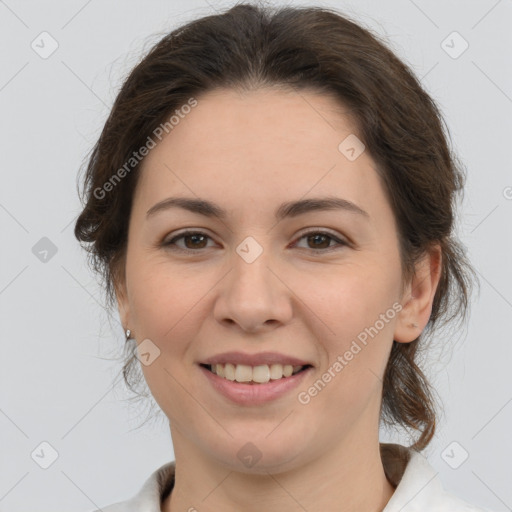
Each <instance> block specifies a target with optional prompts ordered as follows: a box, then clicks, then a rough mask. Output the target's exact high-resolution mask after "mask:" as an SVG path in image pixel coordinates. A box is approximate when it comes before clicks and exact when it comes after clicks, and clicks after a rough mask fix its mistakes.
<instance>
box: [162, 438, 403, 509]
mask: <svg viewBox="0 0 512 512" xmlns="http://www.w3.org/2000/svg"><path fill="white" fill-rule="evenodd" d="M172 437H173V444H174V446H175V455H176V473H175V484H174V489H173V491H172V493H171V494H170V496H169V497H168V499H167V500H166V501H165V502H164V504H163V507H162V511H163V512H171V511H172V512H181V511H189V510H190V511H194V510H198V511H199V510H200V511H201V512H217V511H218V510H222V511H223V512H224V511H225V512H235V511H236V512H238V511H240V510H244V512H259V511H261V510H265V511H268V512H277V511H279V512H281V511H282V510H287V511H290V512H295V511H296V512H304V510H337V511H339V512H348V511H353V510H365V511H368V512H381V511H382V510H383V509H384V508H385V506H386V504H387V502H388V501H389V499H390V498H391V496H392V495H393V492H394V487H393V486H392V485H391V483H390V482H389V481H388V480H387V478H386V475H385V472H384V467H383V464H382V459H381V454H380V445H379V441H378V432H377V434H376V435H375V436H374V438H373V439H372V440H371V442H370V441H369V439H368V437H367V436H366V437H365V436H358V438H353V437H352V438H346V439H345V440H344V442H342V443H340V444H339V445H338V446H336V447H333V449H331V450H329V451H327V452H326V453H322V454H320V455H318V456H316V457H315V458H312V459H310V460H308V461H307V463H304V464H302V465H297V466H296V467H295V468H293V469H290V470H287V471H284V472H279V473H272V472H271V471H269V472H267V473H264V474H247V473H242V472H238V471H236V470H230V469H228V468H227V467H226V466H225V465H222V464H219V463H218V462H217V461H216V460H214V459H212V458H210V457H205V454H204V452H198V451H197V450H196V447H195V446H194V445H193V444H191V443H190V442H189V440H188V439H187V438H186V437H185V436H183V435H182V434H181V433H180V432H177V431H174V430H173V432H172Z"/></svg>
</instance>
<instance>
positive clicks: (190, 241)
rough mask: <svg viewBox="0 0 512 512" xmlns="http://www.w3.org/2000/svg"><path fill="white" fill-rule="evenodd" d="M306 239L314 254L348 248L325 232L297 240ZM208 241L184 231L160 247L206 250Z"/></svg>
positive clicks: (198, 234) (197, 233)
mask: <svg viewBox="0 0 512 512" xmlns="http://www.w3.org/2000/svg"><path fill="white" fill-rule="evenodd" d="M302 239H306V243H308V244H312V246H310V247H305V249H309V250H312V251H314V252H317V251H323V252H327V251H331V250H335V249H338V248H339V247H340V246H348V245H349V244H348V242H346V241H344V240H341V239H340V238H338V237H337V236H334V235H333V234H331V233H329V232H326V231H309V232H307V233H304V234H302V235H301V236H300V237H299V239H298V240H302ZM181 240H183V241H184V243H185V247H183V246H180V245H178V243H177V242H178V241H181ZM208 240H212V239H211V237H210V236H209V235H207V234H206V233H203V232H202V231H184V232H183V233H180V234H178V235H176V236H175V237H173V238H171V239H170V240H168V241H164V242H163V243H162V246H164V247H166V248H169V249H171V250H177V251H183V252H187V251H189V252H190V251H199V250H201V249H207V248H208V246H207V243H208ZM331 242H336V245H334V246H332V245H331Z"/></svg>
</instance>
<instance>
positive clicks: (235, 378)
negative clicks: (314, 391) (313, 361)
mask: <svg viewBox="0 0 512 512" xmlns="http://www.w3.org/2000/svg"><path fill="white" fill-rule="evenodd" d="M200 366H202V367H203V368H205V369H206V370H208V371H210V372H211V373H213V374H215V375H217V377H220V378H221V379H224V380H228V381H231V382H239V383H242V384H247V385H258V384H266V383H268V382H270V381H284V380H286V379H288V378H290V377H292V376H294V375H297V374H299V373H302V372H304V371H306V370H308V369H309V368H312V365H310V364H306V365H297V366H292V365H290V364H284V365H283V364H279V363H276V364H270V365H267V364H261V365H257V366H249V365H245V364H232V363H225V364H218V363H217V364H204V363H201V364H200Z"/></svg>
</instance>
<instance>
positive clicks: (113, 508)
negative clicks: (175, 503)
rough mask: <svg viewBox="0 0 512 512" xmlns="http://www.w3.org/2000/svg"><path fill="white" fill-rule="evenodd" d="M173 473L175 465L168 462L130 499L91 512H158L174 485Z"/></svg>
mask: <svg viewBox="0 0 512 512" xmlns="http://www.w3.org/2000/svg"><path fill="white" fill-rule="evenodd" d="M174 471H175V463H174V462H168V463H167V464H164V465H163V466H161V467H160V468H158V469H157V470H156V471H154V472H153V473H152V474H151V475H150V476H149V478H148V479H147V480H146V481H145V482H144V484H143V485H142V487H141V488H140V489H139V491H138V492H137V493H136V494H135V495H134V496H133V497H132V498H130V499H128V500H126V501H120V502H117V503H113V504H111V505H108V506H106V507H101V508H98V509H94V510H93V511H91V512H160V510H161V509H160V503H161V501H162V500H163V499H164V498H165V497H166V495H167V494H168V493H169V492H170V491H171V490H172V487H173V485H174Z"/></svg>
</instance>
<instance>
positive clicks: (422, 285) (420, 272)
mask: <svg viewBox="0 0 512 512" xmlns="http://www.w3.org/2000/svg"><path fill="white" fill-rule="evenodd" d="M441 270H442V252H441V247H440V246H439V245H438V244H436V245H435V246H433V247H432V248H431V249H430V250H429V252H428V253H426V254H425V255H424V256H423V258H422V259H421V260H420V261H419V262H418V263H417V264H416V267H415V272H414V275H413V277H412V278H411V281H410V282H409V284H408V286H407V289H406V291H405V293H404V302H403V305H402V306H403V307H402V310H401V311H400V313H399V314H398V317H397V321H396V324H395V332H394V338H393V339H394V340H395V341H397V342H398V343H410V342H411V341H414V340H415V339H416V338H418V336H419V335H420V334H421V332H422V331H423V329H424V328H425V326H426V325H427V323H428V320H429V318H430V314H431V312H432V305H433V302H434V297H435V294H436V290H437V286H438V284H439V280H440V278H441Z"/></svg>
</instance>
